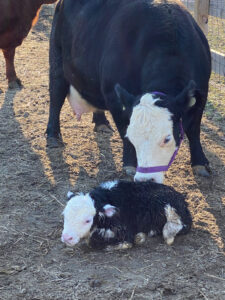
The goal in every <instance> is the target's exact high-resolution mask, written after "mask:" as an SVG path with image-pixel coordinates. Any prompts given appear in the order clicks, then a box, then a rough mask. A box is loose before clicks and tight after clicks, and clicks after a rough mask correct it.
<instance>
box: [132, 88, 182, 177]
mask: <svg viewBox="0 0 225 300" xmlns="http://www.w3.org/2000/svg"><path fill="white" fill-rule="evenodd" d="M151 94H155V95H160V96H166V95H165V94H164V93H161V92H151ZM183 139H184V130H183V126H182V121H181V120H180V142H179V145H178V147H177V148H176V150H175V151H174V153H173V155H172V157H171V159H170V161H169V163H168V165H167V166H157V167H137V168H136V171H137V172H139V173H145V174H147V173H157V172H165V171H167V170H168V169H169V167H170V166H171V164H172V162H173V161H174V159H175V157H176V155H177V153H178V150H179V148H180V145H181V143H182V141H183Z"/></svg>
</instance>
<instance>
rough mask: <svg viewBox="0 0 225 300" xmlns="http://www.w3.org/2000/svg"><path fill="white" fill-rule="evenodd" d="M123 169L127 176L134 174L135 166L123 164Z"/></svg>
mask: <svg viewBox="0 0 225 300" xmlns="http://www.w3.org/2000/svg"><path fill="white" fill-rule="evenodd" d="M123 170H124V172H125V173H126V175H128V176H134V175H135V173H136V168H135V167H132V166H124V167H123Z"/></svg>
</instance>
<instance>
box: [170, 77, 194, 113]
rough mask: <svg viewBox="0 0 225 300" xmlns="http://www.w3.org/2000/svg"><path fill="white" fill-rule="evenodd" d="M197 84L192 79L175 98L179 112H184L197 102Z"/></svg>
mask: <svg viewBox="0 0 225 300" xmlns="http://www.w3.org/2000/svg"><path fill="white" fill-rule="evenodd" d="M195 94H196V84H195V82H194V80H190V81H189V83H188V85H187V86H186V87H185V88H184V89H183V91H182V92H181V93H180V94H179V95H178V96H177V97H176V98H175V103H174V104H175V108H176V110H177V111H178V112H181V114H182V113H184V112H186V111H187V110H188V109H189V108H190V107H192V106H194V105H195V103H196V99H195Z"/></svg>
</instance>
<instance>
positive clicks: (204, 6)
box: [194, 0, 210, 36]
mask: <svg viewBox="0 0 225 300" xmlns="http://www.w3.org/2000/svg"><path fill="white" fill-rule="evenodd" d="M209 2H210V0H195V11H194V15H195V20H196V21H197V23H198V25H199V26H200V28H201V29H202V31H203V32H204V34H205V35H206V36H207V34H208V15H209Z"/></svg>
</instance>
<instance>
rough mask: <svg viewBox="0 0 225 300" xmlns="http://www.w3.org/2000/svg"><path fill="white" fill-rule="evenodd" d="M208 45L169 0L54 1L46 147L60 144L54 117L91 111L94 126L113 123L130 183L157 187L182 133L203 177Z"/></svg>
mask: <svg viewBox="0 0 225 300" xmlns="http://www.w3.org/2000/svg"><path fill="white" fill-rule="evenodd" d="M210 72H211V57H210V50H209V46H208V42H207V39H206V37H205V36H204V34H203V32H202V31H201V29H200V28H199V26H198V25H197V23H196V22H195V20H194V18H193V17H192V15H191V14H190V13H189V12H188V11H187V10H186V9H185V7H184V6H183V5H182V3H181V2H180V1H176V0H155V1H154V0H149V1H146V0H123V1H121V0H92V1H89V0H76V1H75V0H67V1H59V2H58V5H57V8H56V12H55V16H54V20H53V25H52V32H51V39H50V111H49V122H48V127H47V138H48V144H49V145H50V146H51V145H52V146H55V145H57V143H58V141H60V140H61V135H60V122H59V120H60V111H61V108H62V106H63V103H64V100H65V98H66V97H68V99H69V102H70V104H71V107H72V110H73V112H74V113H75V114H76V116H77V118H78V119H80V117H81V115H82V113H85V112H91V111H92V112H94V117H93V121H94V122H95V123H96V125H97V126H100V125H101V124H102V125H103V124H105V125H107V120H106V118H105V115H104V110H108V111H109V112H110V113H111V114H112V117H113V119H114V121H115V124H116V126H117V128H118V131H119V133H120V136H121V138H122V141H123V150H124V151H123V164H124V168H125V170H126V172H127V173H129V172H130V173H131V172H132V171H133V172H135V169H136V167H138V168H137V170H136V175H135V179H136V180H138V181H144V180H149V179H152V180H154V181H156V182H158V183H162V182H163V177H164V172H165V170H166V169H167V166H168V164H170V161H171V158H172V157H173V156H174V152H175V151H176V148H177V147H178V145H179V143H180V133H181V124H182V126H183V129H184V132H185V133H186V135H187V137H188V140H189V144H190V153H191V164H192V167H193V169H194V170H195V171H196V172H197V173H198V174H201V175H205V176H207V175H209V172H208V164H209V163H208V160H207V158H206V157H205V154H204V152H203V150H202V146H201V143H200V124H201V118H202V113H203V109H204V107H205V103H206V100H207V95H208V82H209V77H210Z"/></svg>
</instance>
